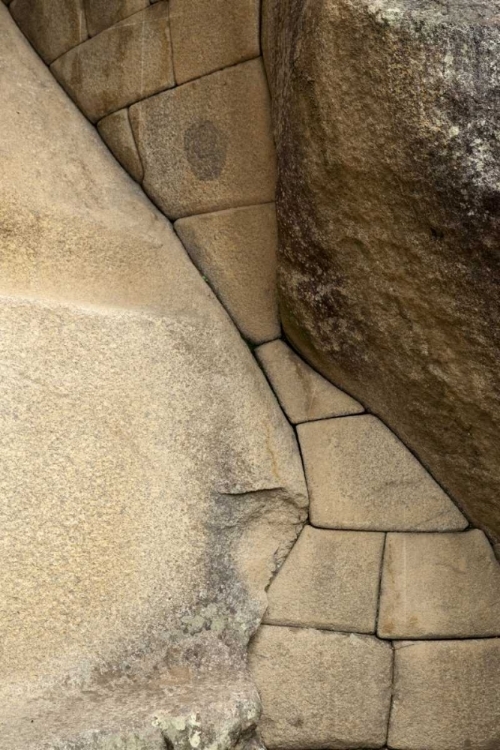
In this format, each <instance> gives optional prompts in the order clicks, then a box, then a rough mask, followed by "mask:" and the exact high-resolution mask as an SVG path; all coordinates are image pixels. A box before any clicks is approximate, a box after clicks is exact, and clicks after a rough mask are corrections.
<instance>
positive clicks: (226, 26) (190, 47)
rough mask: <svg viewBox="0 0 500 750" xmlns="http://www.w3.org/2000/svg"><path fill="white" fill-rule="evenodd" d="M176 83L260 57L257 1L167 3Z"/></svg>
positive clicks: (191, 0)
mask: <svg viewBox="0 0 500 750" xmlns="http://www.w3.org/2000/svg"><path fill="white" fill-rule="evenodd" d="M170 22H171V28H172V46H173V50H174V63H175V77H176V81H177V83H185V82H186V81H190V80H192V79H193V78H199V77H200V76H204V75H206V74H207V73H212V72H213V71H215V70H220V69H221V68H227V67H228V66H229V65H235V64H236V63H240V62H244V61H245V60H250V59H251V58H252V57H258V56H259V55H260V41H259V31H260V2H259V0H215V2H214V0H190V2H189V3H186V2H185V0H170Z"/></svg>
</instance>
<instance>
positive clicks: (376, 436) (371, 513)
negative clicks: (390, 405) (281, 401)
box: [297, 414, 467, 531]
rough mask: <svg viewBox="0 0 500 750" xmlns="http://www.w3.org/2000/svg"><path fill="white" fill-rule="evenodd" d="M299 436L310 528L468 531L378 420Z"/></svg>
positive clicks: (309, 428)
mask: <svg viewBox="0 0 500 750" xmlns="http://www.w3.org/2000/svg"><path fill="white" fill-rule="evenodd" d="M297 431H298V435H299V440H300V445H301V447H302V453H303V457H304V465H305V470H306V476H307V480H308V485H309V492H310V497H311V523H312V524H313V526H320V527H324V528H331V529H335V528H336V529H366V530H368V531H455V530H461V529H464V528H465V527H466V526H467V520H466V519H465V518H464V517H463V515H462V514H461V513H460V511H459V510H458V508H456V506H455V505H454V504H453V503H452V501H451V500H450V498H449V497H448V496H447V495H446V493H445V492H444V491H443V490H442V489H441V487H440V486H439V485H438V484H437V483H436V482H435V481H434V480H433V479H432V477H431V476H430V475H429V474H428V473H427V471H426V470H425V469H424V467H423V466H422V465H421V464H420V463H419V462H418V461H417V459H416V458H415V457H414V456H413V455H412V454H411V453H410V451H409V450H408V449H407V448H406V447H405V446H404V445H403V443H401V442H400V441H399V440H398V438H397V437H396V436H395V435H394V434H393V433H392V432H391V431H390V430H389V429H388V428H387V427H386V426H385V425H384V424H383V423H382V422H381V421H380V420H378V419H377V418H376V417H373V416H371V415H363V414H362V415H360V416H356V417H343V418H340V419H326V420H322V421H319V422H309V423H307V424H301V425H299V426H298V428H297Z"/></svg>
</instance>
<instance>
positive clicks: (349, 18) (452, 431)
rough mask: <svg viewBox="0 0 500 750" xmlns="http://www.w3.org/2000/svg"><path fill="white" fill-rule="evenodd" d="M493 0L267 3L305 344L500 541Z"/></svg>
mask: <svg viewBox="0 0 500 750" xmlns="http://www.w3.org/2000/svg"><path fill="white" fill-rule="evenodd" d="M498 11H499V8H498V2H497V0H480V2H473V3H471V2H466V1H465V0H456V1H454V2H452V3H448V4H446V5H443V4H442V3H440V2H437V0H421V1H419V2H414V1H413V0H377V1H376V2H375V1H374V0H335V2H329V1H327V2H311V3H303V2H300V0H264V13H263V19H264V20H263V26H264V27H263V47H264V54H265V56H266V65H267V68H268V70H269V72H270V75H271V81H270V84H271V85H270V88H271V91H274V94H275V96H274V104H273V106H274V113H273V121H274V123H275V139H276V144H277V152H278V163H279V185H278V190H277V214H278V225H279V233H280V241H281V248H280V252H279V256H278V257H279V269H278V289H279V297H280V310H281V316H282V325H283V328H284V331H285V334H286V337H287V338H288V339H289V340H291V341H292V343H293V346H294V348H295V349H296V350H297V351H299V352H300V353H301V354H302V356H303V357H304V358H305V359H306V360H307V361H308V362H310V363H311V364H312V365H313V366H314V367H315V368H316V369H318V370H319V371H320V372H321V373H322V374H323V375H325V377H327V378H328V379H329V380H331V381H332V382H333V383H335V384H337V385H339V387H341V388H343V389H345V390H346V391H347V392H348V393H351V394H352V395H353V396H354V397H355V398H358V399H359V400H360V401H361V402H362V403H363V404H365V406H366V407H367V409H369V410H370V411H371V412H373V413H374V414H377V415H378V416H379V417H380V418H381V419H382V420H383V421H384V422H385V423H386V424H388V425H389V426H390V427H391V428H392V429H393V430H394V432H395V433H396V434H398V435H399V437H400V438H401V439H402V440H403V442H404V443H405V445H408V446H409V447H410V448H411V450H412V451H413V452H414V453H415V454H416V455H417V456H419V458H420V459H421V461H422V462H423V463H424V465H425V466H427V467H429V470H430V471H431V472H432V474H433V476H435V477H436V478H437V480H438V481H439V483H440V484H441V485H442V486H443V487H444V488H445V489H446V490H447V492H449V493H450V495H451V496H452V497H453V498H454V499H455V500H456V501H457V503H458V504H459V506H460V507H461V508H462V509H464V511H465V512H466V513H467V515H468V517H469V518H470V519H471V521H473V523H474V525H475V526H478V527H480V528H481V527H482V528H484V530H485V531H487V533H489V534H491V536H492V537H493V538H495V540H496V541H500V440H499V439H498V425H499V423H500V399H499V397H498V394H499V390H500V370H499V367H498V351H499V348H500V296H499V294H498V289H499V286H500V265H499V263H498V256H497V253H496V250H492V248H496V247H497V243H498V233H499V215H498V205H499V203H500V141H499V140H498V137H497V133H498V131H499V125H500V121H499V120H500V108H499V107H498V100H497V87H498V68H497V66H498V45H499V25H498Z"/></svg>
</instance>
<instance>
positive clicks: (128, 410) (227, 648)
mask: <svg viewBox="0 0 500 750" xmlns="http://www.w3.org/2000/svg"><path fill="white" fill-rule="evenodd" d="M0 89H1V90H2V117H1V118H0V136H1V137H0V150H1V157H2V170H1V171H0V246H1V249H2V252H1V257H0V262H1V269H0V270H1V273H0V329H1V332H2V334H1V336H0V349H1V355H0V370H1V372H0V390H1V397H0V401H1V404H2V409H1V410H0V423H1V424H0V454H1V455H0V488H1V496H2V502H1V503H0V516H1V519H0V557H1V561H0V578H1V581H0V612H1V616H0V642H1V644H2V649H1V650H0V674H1V675H2V679H1V680H0V725H1V727H2V729H1V733H0V744H1V745H2V748H3V747H5V748H6V749H7V748H8V750H47V748H53V747H56V748H61V747H68V748H72V750H75V748H76V747H82V748H83V747H85V748H87V747H88V748H92V749H93V750H96V747H100V745H99V744H97V745H96V743H94V744H92V743H93V739H92V738H93V737H94V736H95V737H97V736H98V735H99V736H100V737H101V736H102V737H103V738H104V737H106V736H112V735H113V733H115V734H116V733H117V732H118V733H119V732H123V733H125V734H127V732H128V733H129V734H130V732H134V731H136V730H137V732H138V733H139V732H142V729H143V728H144V727H145V726H146V725H147V722H148V721H149V718H148V717H150V718H151V717H154V716H157V717H158V713H161V714H165V715H166V718H165V720H166V721H167V719H168V715H169V714H170V712H171V711H177V707H178V706H179V705H181V704H182V705H183V706H184V708H183V711H186V712H187V715H188V716H189V715H191V713H192V712H193V711H194V712H195V713H197V712H198V705H197V703H196V700H198V699H196V700H195V698H194V696H195V695H196V689H195V685H194V683H196V682H197V681H198V682H203V683H204V688H203V691H202V692H203V695H204V696H205V697H204V700H205V710H206V712H207V714H210V715H218V709H217V710H216V707H215V706H214V705H213V701H214V700H215V701H221V702H222V707H223V708H227V709H228V710H229V709H231V710H232V709H233V708H235V706H234V701H235V700H236V697H237V695H238V694H237V693H236V692H235V691H233V685H234V683H235V682H236V681H238V680H240V681H244V682H245V680H246V677H245V666H244V657H245V651H246V641H247V639H248V638H249V636H250V634H251V633H252V632H253V631H254V630H255V628H256V627H257V625H258V623H259V621H260V618H261V616H262V615H263V613H264V610H265V607H266V603H267V601H266V595H265V587H266V586H267V584H268V582H269V580H270V578H271V577H272V575H273V572H274V571H275V570H276V567H277V566H278V565H279V564H280V562H282V561H283V559H284V558H285V557H286V554H287V551H288V549H289V548H290V546H291V545H292V543H293V542H294V540H295V538H296V536H297V534H298V533H299V530H300V528H301V525H302V523H303V521H304V518H305V516H306V507H307V491H306V487H305V482H304V477H303V472H302V467H301V461H300V456H299V451H298V447H297V445H296V442H295V439H294V435H293V431H292V429H291V427H290V425H289V424H288V423H287V421H286V419H285V417H284V415H283V414H282V412H281V410H280V409H279V406H278V404H277V403H276V399H275V397H274V395H273V393H272V391H271V389H270V388H269V386H268V384H267V382H266V380H265V377H264V375H263V373H262V372H261V371H260V369H259V367H258V365H257V363H256V362H255V360H254V358H253V357H252V355H251V353H250V352H249V350H248V347H247V346H246V345H245V344H244V343H243V342H242V340H241V336H240V334H239V333H238V331H237V330H236V328H235V327H234V326H233V325H232V324H231V322H230V320H229V318H228V316H227V314H226V312H225V311H224V310H223V308H222V306H221V305H220V303H219V302H218V301H217V299H216V298H215V295H214V294H213V293H212V292H211V291H210V289H209V287H208V286H207V285H206V284H205V283H204V282H203V280H202V279H201V277H200V275H199V273H198V271H197V270H196V269H195V267H194V266H193V264H192V263H191V261H190V260H189V258H188V257H187V254H186V253H185V251H184V249H183V248H182V246H181V244H180V242H179V240H178V239H177V237H176V236H175V234H174V232H173V230H172V228H171V226H170V225H169V223H168V222H167V221H166V220H165V218H164V217H163V216H162V215H161V214H160V213H159V211H157V210H156V209H155V208H154V207H153V206H152V205H151V203H150V202H149V201H148V200H147V198H146V197H145V196H144V194H143V193H142V191H141V190H140V189H139V188H138V186H137V185H135V184H134V183H133V181H132V180H130V179H129V177H128V176H127V175H126V174H125V173H124V171H123V169H122V168H121V167H120V166H119V165H118V164H117V163H116V161H115V160H114V159H113V158H112V157H111V155H110V154H109V152H108V150H107V149H106V147H105V146H104V144H103V143H102V141H101V139H100V138H99V136H98V134H97V133H96V131H95V128H93V127H92V126H91V125H90V124H89V123H88V122H87V121H86V120H85V118H84V117H83V116H82V114H81V113H80V112H78V110H77V109H76V107H75V106H74V105H73V104H72V103H71V102H70V101H69V99H68V97H67V96H66V95H65V94H64V92H63V91H62V90H61V88H60V86H58V84H57V82H56V81H55V80H54V78H53V77H52V76H51V74H50V71H49V70H48V69H47V67H46V66H45V65H44V64H43V63H42V61H41V60H40V58H39V57H38V56H37V55H36V54H35V52H34V51H33V49H32V48H31V47H30V45H29V44H28V42H27V41H26V39H25V38H24V37H23V35H22V34H21V32H20V30H19V29H18V28H17V27H16V25H15V23H14V21H13V20H12V18H11V17H10V15H9V12H8V10H7V9H6V8H5V6H4V5H3V4H0ZM203 398H205V399H207V404H206V405H204V404H203V403H202V399H203ZM216 678H217V679H220V681H221V683H222V684H223V685H226V687H225V688H224V690H225V692H224V693H221V692H220V690H219V688H220V685H216V684H215V682H216ZM245 684H246V688H245V690H244V691H243V693H244V696H245V695H246V698H245V700H247V699H250V698H251V695H252V694H253V693H252V691H253V688H251V685H249V684H248V680H246V683H245ZM183 691H184V697H183V698H182V700H181V697H179V693H182V692H183ZM198 691H199V688H198ZM253 692H254V691H253ZM235 696H236V697H235ZM198 698H199V694H198ZM237 700H238V701H239V700H240V698H239V697H238V698H237ZM242 700H243V698H242ZM252 701H253V719H251V720H250V719H248V721H249V722H250V724H249V723H248V722H247V723H246V724H245V721H246V720H244V718H242V719H241V721H240V719H238V718H237V717H235V719H234V722H233V724H232V727H233V728H232V729H230V735H228V734H227V731H229V729H227V727H226V728H224V727H225V724H223V725H222V726H221V727H220V733H221V734H220V735H217V734H216V735H215V739H216V740H217V742H219V741H225V742H226V745H224V747H225V749H226V750H227V748H228V744H229V745H231V743H232V739H230V740H228V739H227V738H228V736H230V738H233V737H240V734H239V733H238V729H241V731H242V732H249V731H250V729H251V728H252V726H254V725H255V722H256V715H257V714H256V706H257V704H256V698H254V699H252ZM170 718H171V719H173V718H175V714H174V716H173V717H172V715H171V714H170ZM162 726H163V724H162ZM208 726H209V727H210V726H212V728H213V724H212V725H211V724H209V725H208ZM202 730H203V728H202V729H201V730H200V731H202ZM204 731H205V730H203V732H204ZM210 731H212V729H211V730H210ZM213 731H215V729H214V730H213ZM217 731H219V730H217ZM162 732H164V733H166V736H167V737H168V736H169V735H168V732H169V729H168V721H167V723H166V724H165V728H164V729H162ZM207 732H208V729H207ZM109 733H111V734H109ZM202 736H203V737H205V736H206V735H205V734H202ZM207 736H208V735H207ZM224 737H225V740H223V738H224ZM245 737H247V734H245ZM82 738H84V739H82ZM213 739H214V735H213V733H212V740H211V741H213ZM181 740H182V737H181V738H179V739H176V742H177V743H181ZM127 741H128V740H127ZM131 741H132V739H131ZM184 741H185V742H187V741H188V738H184ZM203 741H204V742H205V741H207V742H208V740H205V739H204V740H203ZM249 741H250V740H249ZM96 742H97V740H96ZM99 742H100V740H99ZM110 742H111V740H110ZM71 743H73V744H71ZM103 743H104V744H102V743H101V745H102V747H103V748H106V750H110V748H113V750H117V748H116V745H115V746H113V744H109V743H108V745H107V746H106V744H105V740H104V739H103ZM118 747H120V745H118ZM125 747H127V746H125ZM132 747H133V745H132ZM177 747H178V748H179V750H180V748H181V744H177ZM127 750H131V749H130V748H129V747H127ZM221 750H222V748H221Z"/></svg>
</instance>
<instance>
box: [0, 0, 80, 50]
mask: <svg viewBox="0 0 500 750" xmlns="http://www.w3.org/2000/svg"><path fill="white" fill-rule="evenodd" d="M9 10H10V12H11V13H12V16H13V17H14V20H15V21H16V23H17V24H18V26H19V28H20V29H21V31H22V32H23V34H25V35H26V36H27V37H28V39H29V41H30V42H31V44H32V45H33V47H34V48H35V49H36V51H37V52H38V54H39V55H40V57H41V58H42V59H43V60H44V61H45V62H46V63H47V65H50V63H51V62H53V61H54V60H55V59H56V58H58V57H60V55H63V54H64V53H65V52H67V51H68V50H70V49H72V48H73V47H76V46H77V45H78V44H81V43H82V42H84V41H85V39H87V37H88V33H87V24H86V21H85V13H84V10H83V6H82V0H13V1H12V2H11V3H10V4H9Z"/></svg>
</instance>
